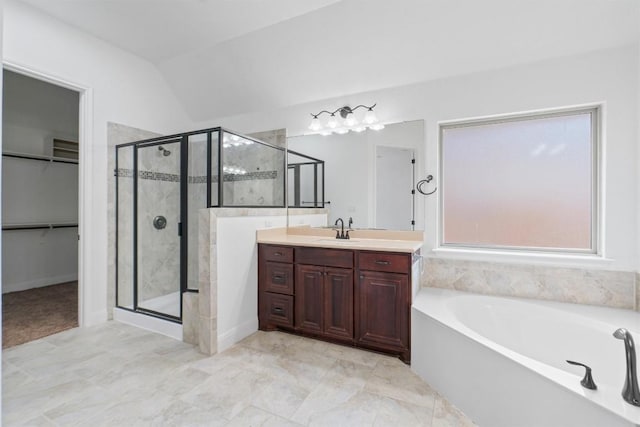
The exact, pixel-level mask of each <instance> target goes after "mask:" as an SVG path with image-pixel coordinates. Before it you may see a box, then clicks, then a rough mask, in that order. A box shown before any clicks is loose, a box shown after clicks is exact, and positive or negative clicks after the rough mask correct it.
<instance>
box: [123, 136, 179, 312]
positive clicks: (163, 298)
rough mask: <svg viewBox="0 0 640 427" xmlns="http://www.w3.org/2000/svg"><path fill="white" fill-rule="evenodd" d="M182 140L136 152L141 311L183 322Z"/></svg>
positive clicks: (138, 306) (138, 301) (138, 303)
mask: <svg viewBox="0 0 640 427" xmlns="http://www.w3.org/2000/svg"><path fill="white" fill-rule="evenodd" d="M180 148H181V141H180V140H179V139H173V140H169V141H163V142H161V143H153V144H150V145H144V146H138V147H136V152H137V153H136V154H137V155H136V165H137V189H136V190H137V191H136V194H137V196H136V200H135V201H136V211H137V212H136V221H137V232H136V245H135V247H136V257H137V263H136V265H137V268H136V270H137V271H136V276H137V279H138V280H137V286H136V289H135V294H134V300H135V302H136V309H137V310H139V311H146V312H149V313H152V314H158V315H161V316H163V317H170V318H175V319H177V320H180V318H181V305H182V304H181V298H182V297H181V286H180V284H181V277H180V274H181V263H180V259H181V255H180V254H181V252H180V251H181V227H182V224H181V222H182V221H181V212H180V206H181V204H180V193H181V173H180V172H181V162H180V157H181V153H180Z"/></svg>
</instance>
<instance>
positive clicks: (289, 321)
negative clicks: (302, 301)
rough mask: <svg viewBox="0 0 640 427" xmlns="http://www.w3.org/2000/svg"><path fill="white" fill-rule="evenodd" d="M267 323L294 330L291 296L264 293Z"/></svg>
mask: <svg viewBox="0 0 640 427" xmlns="http://www.w3.org/2000/svg"><path fill="white" fill-rule="evenodd" d="M263 296H264V300H265V307H266V309H267V312H266V313H265V315H266V317H267V322H268V323H271V324H274V325H279V326H289V327H292V328H293V297H292V296H290V295H280V294H273V293H271V292H264V293H263Z"/></svg>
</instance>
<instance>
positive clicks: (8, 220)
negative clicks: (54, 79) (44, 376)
mask: <svg viewBox="0 0 640 427" xmlns="http://www.w3.org/2000/svg"><path fill="white" fill-rule="evenodd" d="M3 79H4V84H3V116H2V131H3V144H2V246H3V251H2V293H3V347H5V348H6V347H10V346H13V345H18V344H22V343H24V342H28V341H32V340H34V339H38V338H41V337H43V336H47V335H51V334H53V333H56V332H60V331H62V330H65V329H70V328H73V327H76V326H78V323H79V322H78V319H79V315H78V309H79V304H78V294H79V286H78V277H79V275H78V211H79V203H78V200H79V166H80V164H79V162H80V158H79V151H80V150H79V149H80V145H79V141H80V135H79V133H80V114H79V112H80V93H79V92H78V91H74V90H71V89H68V88H66V87H62V86H58V85H55V84H52V83H49V82H46V81H43V80H40V79H36V78H33V77H30V76H28V75H26V74H22V73H19V72H15V71H11V70H8V69H6V68H5V69H4V70H3Z"/></svg>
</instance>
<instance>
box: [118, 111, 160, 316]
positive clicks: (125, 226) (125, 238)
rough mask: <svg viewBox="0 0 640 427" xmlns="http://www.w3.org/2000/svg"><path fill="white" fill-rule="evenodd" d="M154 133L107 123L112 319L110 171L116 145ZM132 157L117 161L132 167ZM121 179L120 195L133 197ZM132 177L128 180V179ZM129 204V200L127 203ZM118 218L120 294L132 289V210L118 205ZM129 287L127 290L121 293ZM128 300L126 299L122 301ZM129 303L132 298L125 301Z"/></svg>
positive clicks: (153, 134) (129, 188)
mask: <svg viewBox="0 0 640 427" xmlns="http://www.w3.org/2000/svg"><path fill="white" fill-rule="evenodd" d="M156 136H160V135H159V134H157V133H154V132H150V131H146V130H142V129H137V128H133V127H130V126H126V125H121V124H118V123H111V122H110V123H107V146H108V148H107V218H108V223H107V233H108V243H107V244H108V248H107V250H108V257H107V259H108V261H107V315H108V317H109V319H112V318H113V307H114V306H115V302H116V298H115V283H116V274H115V272H116V269H115V262H116V249H115V248H116V244H115V242H116V234H115V230H116V216H115V198H116V196H115V177H114V175H113V170H114V169H115V165H116V163H115V146H116V145H119V144H124V143H127V142H133V141H140V140H143V139H148V138H154V137H156ZM132 160H133V157H130V158H129V159H128V161H127V159H126V158H123V159H121V161H120V163H121V165H120V166H122V167H126V166H124V165H130V166H129V168H132V163H131V162H132ZM124 181H128V180H127V179H123V181H121V185H120V190H121V196H122V197H123V198H124V197H126V198H127V200H133V199H132V197H133V193H132V191H131V189H132V186H131V185H123V183H124ZM132 181H133V179H131V182H132ZM129 206H132V203H131V204H129ZM119 208H120V212H121V218H120V229H119V234H120V245H119V248H118V252H120V254H121V256H120V259H119V260H118V263H119V265H118V269H119V270H120V272H122V274H121V275H120V278H121V280H120V281H119V286H120V291H121V295H123V294H127V295H131V294H132V289H133V280H132V279H133V276H132V274H133V264H132V263H133V248H132V246H131V245H130V244H127V243H131V240H130V238H131V236H132V233H133V223H132V219H133V215H132V213H133V211H132V210H131V213H130V214H127V213H128V211H127V208H126V207H125V206H120V207H119ZM125 290H128V292H123V291H125ZM124 302H127V301H124ZM128 303H129V304H131V303H132V301H129V302H128Z"/></svg>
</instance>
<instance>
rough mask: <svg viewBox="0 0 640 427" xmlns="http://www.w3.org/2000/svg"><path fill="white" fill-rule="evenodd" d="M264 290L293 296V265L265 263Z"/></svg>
mask: <svg viewBox="0 0 640 427" xmlns="http://www.w3.org/2000/svg"><path fill="white" fill-rule="evenodd" d="M265 266H266V277H265V285H264V290H265V291H268V292H275V293H279V294H287V295H293V264H282V263H279V262H267V263H265Z"/></svg>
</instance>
